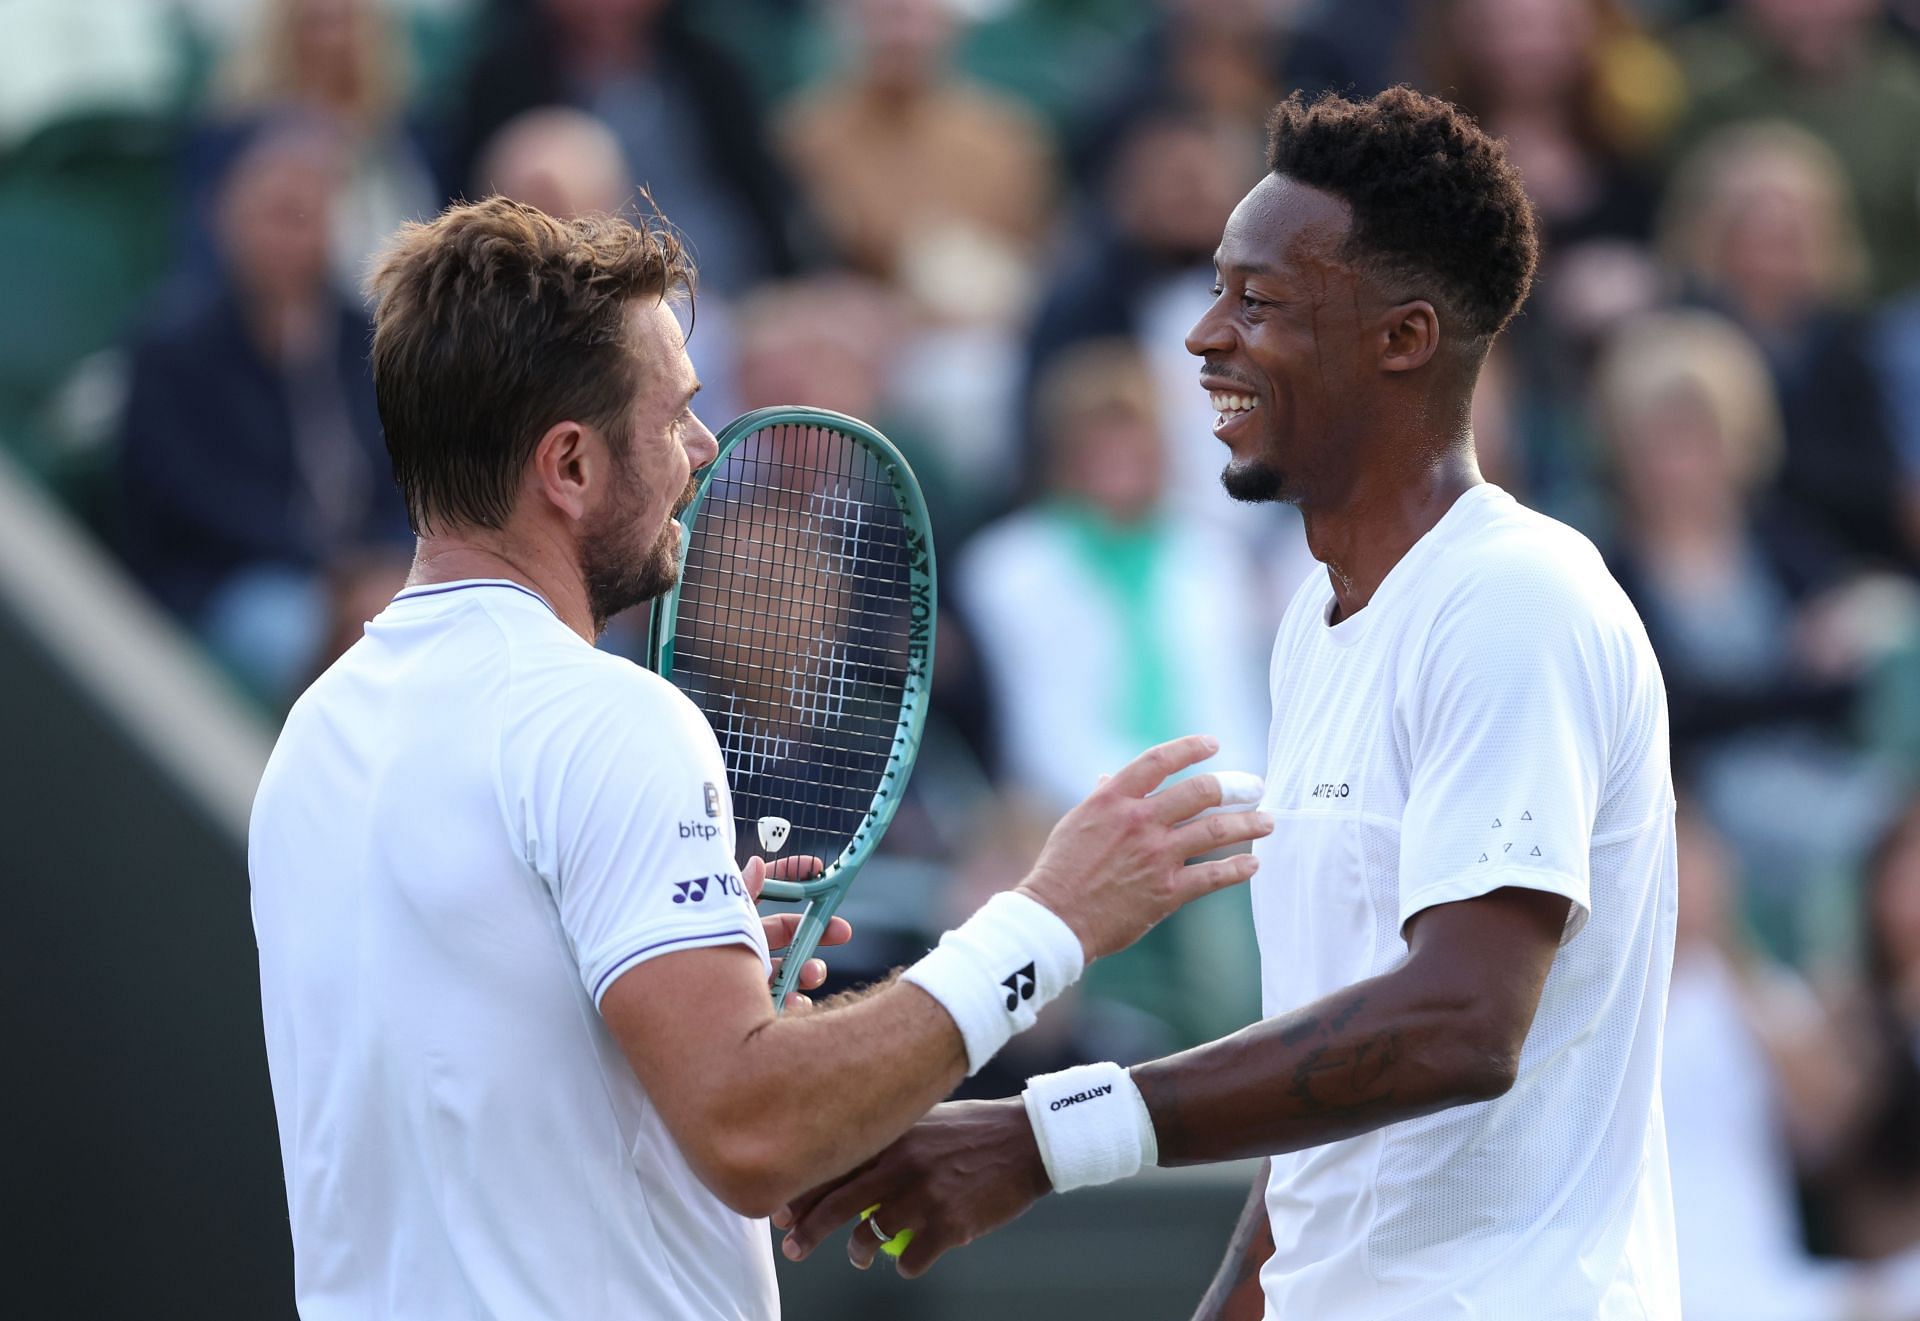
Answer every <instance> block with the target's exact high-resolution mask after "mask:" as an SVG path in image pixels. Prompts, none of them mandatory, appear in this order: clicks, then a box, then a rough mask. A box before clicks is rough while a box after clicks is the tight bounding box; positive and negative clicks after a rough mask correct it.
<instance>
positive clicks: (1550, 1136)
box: [1252, 485, 1680, 1321]
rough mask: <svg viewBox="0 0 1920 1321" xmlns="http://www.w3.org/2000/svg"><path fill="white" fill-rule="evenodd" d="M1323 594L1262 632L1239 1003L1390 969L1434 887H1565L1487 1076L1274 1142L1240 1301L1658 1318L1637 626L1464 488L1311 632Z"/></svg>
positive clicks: (1504, 511)
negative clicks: (1257, 808)
mask: <svg viewBox="0 0 1920 1321" xmlns="http://www.w3.org/2000/svg"><path fill="white" fill-rule="evenodd" d="M1333 600H1334V597H1333V591H1332V587H1331V585H1330V583H1329V582H1328V580H1327V578H1326V576H1325V575H1324V574H1318V575H1315V576H1314V577H1312V578H1310V579H1309V580H1308V581H1307V583H1306V584H1305V585H1304V586H1303V587H1302V588H1301V589H1300V591H1299V593H1298V594H1297V595H1296V596H1295V598H1294V600H1293V602H1292V604H1291V605H1290V606H1289V608H1288V611H1287V613H1286V615H1285V617H1284V619H1283V621H1282V623H1281V626H1280V630H1279V635H1278V637H1277V639H1276V641H1275V646H1274V653H1273V665H1272V672H1271V677H1272V687H1273V704H1274V720H1273V727H1272V730H1271V734H1270V738H1269V743H1268V769H1267V796H1266V798H1265V800H1264V801H1263V806H1264V807H1265V808H1266V810H1267V811H1269V812H1271V813H1272V814H1273V815H1274V817H1275V819H1276V822H1277V827H1276V829H1275V831H1274V833H1273V834H1272V835H1270V836H1268V837H1267V838H1266V839H1264V840H1262V841H1260V842H1259V843H1258V844H1257V845H1256V846H1255V851H1256V853H1257V854H1258V855H1259V857H1260V860H1261V868H1260V872H1259V874H1258V875H1257V876H1256V877H1255V878H1254V881H1253V886H1252V889H1253V908H1254V918H1255V924H1256V927H1257V929H1258V933H1259V937H1260V949H1261V964H1262V994H1263V997H1264V1002H1265V1012H1266V1013H1267V1014H1268V1015H1273V1014H1278V1013H1283V1012H1285V1011H1287V1010H1290V1009H1294V1008H1297V1007H1299V1006H1301V1005H1304V1004H1307V1003H1310V1002H1311V1001H1314V1000H1316V999H1319V998H1320V997H1322V996H1325V995H1327V994H1329V993H1331V992H1333V991H1337V990H1339V989H1341V988H1342V987H1346V986H1349V985H1352V984H1353V983H1355V982H1358V981H1361V980H1364V979H1366V978H1368V977H1373V976H1377V975H1379V974H1382V973H1386V972H1388V971H1390V970H1392V969H1393V968H1394V967H1396V966H1398V965H1399V964H1400V963H1402V962H1404V961H1405V959H1406V957H1407V945H1406V940H1405V937H1404V931H1405V928H1406V925H1407V922H1408V920H1409V919H1410V918H1412V917H1413V916H1414V915H1415V914H1417V913H1419V912H1421V911H1422V910H1424V909H1426V908H1428V907H1431V906H1433V905H1435V904H1445V903H1454V902H1458V901H1463V900H1470V899H1473V898H1475V897H1477V896H1482V895H1485V894H1488V893H1490V892H1492V891H1494V890H1496V889H1500V888H1502V887H1507V886H1520V887H1526V888H1530V889H1538V890H1544V891H1549V892H1551V893H1554V894H1559V895H1564V896H1566V897H1567V898H1568V899H1569V900H1570V901H1571V908H1570V911H1569V915H1568V919H1567V923H1566V927H1565V930H1564V931H1563V933H1562V938H1561V946H1560V949H1559V951H1558V953H1557V954H1556V956H1555V959H1554V962H1553V966H1552V969H1551V971H1550V972H1549V974H1548V977H1547V981H1546V986H1545V989H1544V991H1543V993H1542V995H1541V999H1540V1006H1539V1009H1538V1011H1537V1013H1536V1014H1535V1017H1534V1021H1533V1025H1532V1028H1531V1030H1530V1031H1529V1033H1528V1035H1527V1039H1526V1043H1525V1046H1524V1048H1523V1050H1522V1052H1521V1056H1520V1064H1519V1074H1518V1078H1517V1080H1516V1081H1515V1083H1514V1085H1513V1087H1512V1089H1511V1090H1510V1091H1508V1092H1507V1093H1506V1094H1505V1095H1503V1096H1500V1097H1498V1098H1497V1099H1494V1100H1491V1101H1486V1102H1481V1103H1477V1104H1472V1105H1466V1106H1459V1107H1456V1108H1453V1109H1448V1110H1444V1111H1441V1112H1439V1113H1437V1114H1434V1115H1430V1116H1427V1117H1425V1118H1422V1119H1414V1120H1408V1121H1405V1122H1403V1123H1398V1124H1392V1125H1389V1126H1387V1127H1385V1128H1382V1129H1378V1130H1375V1131H1373V1132H1370V1133H1367V1134H1364V1135H1362V1136H1359V1137H1356V1138H1352V1139H1350V1140H1347V1141H1344V1142H1335V1143H1330V1144H1327V1145H1325V1146H1320V1147H1314V1148H1310V1149H1308V1150H1305V1151H1301V1152H1297V1153H1292V1154H1288V1155H1282V1156H1276V1157H1275V1158H1274V1160H1273V1167H1272V1176H1271V1179H1270V1181H1269V1184H1268V1188H1267V1199H1266V1200H1267V1209H1268V1212H1269V1214H1270V1216H1271V1219H1272V1225H1273V1239H1274V1245H1275V1250H1274V1253H1273V1256H1272V1258H1271V1259H1270V1260H1269V1261H1268V1262H1267V1264H1266V1267H1265V1269H1264V1270H1263V1271H1262V1272H1261V1283H1262V1285H1263V1287H1264V1289H1265V1293H1266V1301H1267V1313H1266V1314H1267V1316H1268V1317H1269V1318H1271V1319H1279V1318H1287V1319H1289V1321H1291V1319H1292V1318H1298V1317H1312V1318H1314V1319H1315V1321H1385V1319H1387V1318H1394V1319H1396V1321H1397V1319H1400V1318H1405V1319H1407V1321H1411V1319H1412V1318H1420V1319H1421V1321H1438V1319H1441V1318H1463V1319H1464V1318H1475V1319H1477V1321H1523V1319H1524V1321H1556V1319H1559V1318H1565V1319H1566V1321H1573V1319H1574V1318H1579V1319H1580V1321H1595V1319H1596V1318H1604V1319H1605V1321H1628V1319H1629V1318H1632V1319H1633V1321H1643V1319H1650V1318H1661V1319H1663V1321H1664V1319H1666V1318H1677V1317H1678V1316H1679V1315H1680V1311H1679V1292H1678V1278H1677V1267H1676V1260H1675V1257H1676V1253H1675V1247H1674V1230H1673V1209H1672V1196H1671V1192H1670V1189H1669V1181H1668V1172H1667V1152H1666V1131H1665V1123H1664V1121H1663V1119H1662V1116H1661V1110H1660V1100H1659V1096H1660V1092H1659V1072H1660V1050H1661V1026H1662V1021H1663V1019H1664V1016H1665V1009H1666V996H1667V982H1668V976H1669V973H1670V970H1671V967H1672V961H1673V938H1674V905H1675V888H1674V887H1675V874H1674V867H1675V864H1674V841H1673V790H1672V781H1671V775H1670V771H1669V767H1668V755H1667V716H1666V699H1665V693H1664V689H1663V687H1662V685H1661V681H1660V673H1659V668H1658V666H1657V664H1656V663H1655V661H1654V657H1653V652H1652V649H1651V648H1650V646H1649V645H1648V642H1647V637H1646V632H1645V630H1644V629H1643V628H1642V626H1641V623H1640V620H1639V618H1638V616H1637V615H1636V614H1635V613H1634V610H1633V607H1632V606H1631V605H1630V604H1629V603H1628V601H1627V599H1626V596H1625V595H1624V594H1623V593H1622V592H1621V591H1620V589H1619V587H1618V586H1617V585H1616V584H1615V583H1614V581H1613V579H1612V578H1611V577H1610V576H1609V575H1608V573H1607V571H1606V569H1605V567H1604V566H1603V565H1602V563H1601V559H1600V556H1599V554H1598V552H1597V551H1596V550H1595V549H1594V547H1593V545H1592V544H1591V543H1590V542H1588V541H1587V539H1586V538H1585V537H1583V536H1581V535H1580V534H1579V533H1577V532H1575V531H1574V530H1572V529H1571V528H1568V527H1566V526H1564V525H1562V524H1559V523H1557V522H1555V521H1553V520H1552V519H1549V518H1546V517H1544V516H1542V515H1540V514H1537V513H1534V512H1532V511H1530V510H1528V509H1526V508H1524V507H1522V506H1521V505H1519V504H1518V503H1517V502H1515V501H1514V500H1513V499H1512V497H1510V496H1509V495H1507V494H1506V493H1505V492H1504V491H1502V490H1500V489H1499V488H1498V487H1495V486H1491V485H1481V486H1476V487H1473V488H1471V489H1470V490H1468V491H1467V492H1466V493H1465V494H1464V495H1462V496H1461V497H1460V498H1459V499H1458V500H1457V501H1456V503H1455V504H1454V505H1453V507H1452V508H1451V509H1449V510H1448V512H1447V513H1446V515H1445V516H1444V517H1443V518H1442V519H1441V520H1440V522H1439V523H1438V524H1437V525H1436V526H1435V527H1434V528H1433V529H1432V530H1431V531H1430V532H1428V533H1427V535H1426V536H1424V537H1422V538H1421V539H1420V540H1419V541H1418V542H1417V543H1416V544H1415V545H1414V546H1413V547H1412V549H1411V550H1409V551H1408V553H1407V554H1406V555H1405V556H1404V557H1403V558H1402V559H1401V560H1400V562H1399V563H1398V564H1397V565H1395V566H1394V568H1393V570H1392V571H1391V572H1390V573H1389V574H1388V575H1387V577H1386V579H1385V580H1384V581H1383V582H1382V583H1381V585H1380V587H1379V589H1378V590H1377V591H1376V592H1375V593H1374V595H1373V597H1372V599H1371V600H1370V601H1369V603H1368V604H1367V605H1366V606H1365V608H1363V609H1361V610H1359V611H1357V612H1355V613H1354V614H1353V615H1351V616H1349V617H1347V618H1345V619H1343V620H1342V621H1341V622H1339V623H1337V624H1331V625H1330V624H1329V623H1328V620H1329V619H1330V618H1331V617H1332V616H1331V607H1332V605H1333ZM1483 957H1484V955H1483Z"/></svg>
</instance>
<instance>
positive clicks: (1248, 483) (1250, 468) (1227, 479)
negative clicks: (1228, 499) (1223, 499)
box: [1220, 459, 1289, 505]
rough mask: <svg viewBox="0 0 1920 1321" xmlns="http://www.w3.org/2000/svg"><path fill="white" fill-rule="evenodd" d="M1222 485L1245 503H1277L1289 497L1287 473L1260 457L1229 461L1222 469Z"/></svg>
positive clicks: (1229, 493)
mask: <svg viewBox="0 0 1920 1321" xmlns="http://www.w3.org/2000/svg"><path fill="white" fill-rule="evenodd" d="M1220 485H1221V486H1223V487H1225V488H1226V491H1227V494H1228V495H1230V496H1232V497H1233V498H1234V499H1236V500H1238V501H1240V502H1241V503H1243V504H1249V505H1266V504H1276V503H1282V502H1285V501H1286V500H1287V499H1288V498H1289V497H1288V493H1287V478H1286V474H1284V473H1282V472H1280V471H1279V470H1278V469H1277V468H1270V467H1268V466H1267V465H1266V464H1265V463H1262V462H1261V461H1260V460H1259V459H1248V460H1246V461H1245V462H1240V461H1238V460H1236V461H1235V462H1233V463H1229V464H1228V465H1227V466H1226V467H1225V468H1223V469H1221V471H1220Z"/></svg>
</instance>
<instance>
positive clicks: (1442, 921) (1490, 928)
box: [1133, 889, 1568, 1165]
mask: <svg viewBox="0 0 1920 1321" xmlns="http://www.w3.org/2000/svg"><path fill="white" fill-rule="evenodd" d="M1567 908H1568V901H1567V900H1566V899H1564V898H1562V897H1561V896H1559V895H1556V894H1549V893H1546V892H1544V891H1539V890H1523V889H1505V890H1497V891H1495V892H1494V893H1492V894H1490V895H1486V896H1484V897H1482V898H1478V899H1471V900H1467V901H1465V902H1462V903H1453V904H1441V905H1439V906H1437V907H1434V908H1429V909H1427V910H1425V911H1424V912H1421V913H1420V914H1418V915H1416V916H1415V917H1414V919H1413V921H1412V922H1411V923H1410V925H1409V928H1408V932H1407V940H1408V946H1409V951H1410V952H1409V954H1408V958H1407V961H1406V962H1405V963H1403V964H1401V965H1400V966H1399V967H1398V968H1395V969H1394V970H1393V971H1392V972H1388V973H1383V974H1382V975H1380V976H1378V977H1370V978H1368V979H1367V980H1366V981H1363V982H1356V983H1355V984H1354V985H1352V986H1349V987H1347V988H1346V989H1345V990H1342V991H1337V992H1335V993H1334V994H1332V995H1330V996H1327V997H1326V998H1324V999H1322V1000H1318V1001H1316V1002H1315V1003H1313V1004H1311V1005H1308V1006H1306V1007H1305V1008H1302V1009H1296V1010H1294V1011H1293V1012H1292V1013H1290V1014H1282V1015H1280V1016H1279V1017H1277V1018H1270V1019H1267V1020H1266V1021H1265V1022H1261V1023H1256V1024H1254V1025H1253V1026H1252V1027H1249V1028H1245V1029H1243V1030H1241V1031H1239V1032H1236V1033H1235V1034H1234V1035H1232V1036H1230V1037H1225V1038H1223V1039H1221V1040H1219V1041H1215V1042H1210V1043H1209V1044H1207V1045H1205V1046H1200V1047H1196V1048H1195V1049H1193V1050H1189V1051H1184V1052H1182V1053H1181V1054H1178V1055H1172V1056H1169V1057H1167V1058H1166V1059H1162V1060H1155V1061H1153V1062H1151V1063H1148V1064H1142V1065H1140V1066H1138V1067H1137V1068H1135V1069H1134V1070H1133V1080H1134V1082H1135V1084H1136V1085H1138V1087H1139V1088H1140V1094H1141V1096H1142V1097H1144V1098H1145V1100H1146V1103H1147V1111H1148V1113H1149V1114H1151V1115H1152V1117H1153V1129H1154V1135H1155V1138H1156V1139H1157V1141H1158V1143H1159V1148H1160V1163H1161V1164H1162V1165H1194V1164H1200V1163H1203V1162H1207V1161H1219V1160H1234V1159H1238V1158H1241V1157H1246V1156H1272V1155H1278V1154H1280V1153H1281V1152H1287V1151H1298V1150H1300V1149H1301V1148H1303V1147H1314V1146H1319V1145H1320V1144H1322V1143H1326V1142H1336V1141H1339V1140H1340V1139H1342V1138H1349V1137H1353V1136H1354V1135H1356V1134H1359V1133H1365V1132H1369V1131H1371V1130H1373V1129H1376V1128H1380V1127H1383V1126H1384V1125H1387V1124H1392V1123H1397V1122H1399V1121H1400V1120H1403V1119H1413V1118H1416V1117H1418V1116H1420V1115H1425V1114H1431V1113H1433V1112H1434V1111H1436V1110H1444V1109H1446V1108H1448V1107H1449V1106H1455V1105H1463V1104H1466V1103H1468V1102H1472V1101H1483V1100H1487V1099H1489V1098H1492V1097H1495V1096H1499V1095H1501V1094H1502V1093H1503V1092H1505V1091H1506V1090H1507V1088H1509V1087H1511V1086H1512V1085H1513V1079H1514V1075H1515V1072H1516V1071H1517V1070H1518V1068H1519V1061H1520V1047H1521V1046H1522V1044H1524V1043H1525V1041H1526V1036H1527V1029H1528V1028H1529V1027H1531V1026H1532V1024H1533V1014H1534V1010H1535V1009H1536V1008H1538V1007H1539V1004H1540V992H1541V989H1542V987H1544V986H1545V984H1546V980H1547V970H1548V969H1549V968H1550V967H1552V965H1553V957H1554V954H1555V953H1556V952H1557V951H1558V949H1559V947H1560V933H1561V930H1562V929H1563V928H1564V926H1565V924H1566V917H1567Z"/></svg>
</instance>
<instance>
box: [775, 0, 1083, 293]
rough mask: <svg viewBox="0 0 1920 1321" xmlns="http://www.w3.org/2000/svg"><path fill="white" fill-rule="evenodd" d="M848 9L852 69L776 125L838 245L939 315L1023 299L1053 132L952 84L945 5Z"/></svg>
mask: <svg viewBox="0 0 1920 1321" xmlns="http://www.w3.org/2000/svg"><path fill="white" fill-rule="evenodd" d="M842 7H843V8H844V10H845V13H846V18H847V24H848V28H849V31H850V45H851V47H852V49H851V51H850V52H849V67H847V68H845V69H842V70H840V71H839V72H838V73H836V74H834V75H833V76H831V77H829V78H827V79H826V80H825V81H823V82H821V83H820V84H819V85H818V86H817V87H815V88H813V89H812V90H811V91H808V92H806V93H804V94H803V95H802V96H801V97H800V98H799V99H798V100H796V101H795V102H793V103H792V104H790V105H789V106H787V107H786V108H785V109H784V110H783V111H782V112H781V116H780V120H781V124H780V139H781V143H782V146H783V148H784V151H785V155H786V159H787V161H788V163H789V166H790V168H791V169H792V172H793V176H794V178H795V179H796V180H797V181H798V182H799V184H800V187H801V188H802V190H803V191H804V193H805V195H806V197H807V199H808V201H809V202H810V204H811V206H812V209H813V212H814V214H815V215H816V216H817V217H818V218H819V220H820V222H821V224H822V225H823V226H824V227H825V229H826V231H827V235H828V237H829V238H830V239H831V240H832V242H833V244H834V246H835V247H836V248H838V249H839V251H840V253H841V254H842V255H843V256H844V257H845V258H846V259H847V260H848V261H849V262H850V263H851V264H852V265H853V266H854V268H855V269H857V270H860V271H862V272H864V273H866V274H869V275H872V276H875V277H877V278H879V279H883V280H888V281H891V282H894V283H896V284H898V285H899V286H900V287H901V288H902V289H903V291H905V292H907V293H908V294H909V295H910V296H912V297H914V298H915V299H916V301H918V302H920V303H921V304H922V305H923V306H924V307H925V308H926V310H927V311H929V312H931V313H932V314H934V315H935V316H945V315H949V314H950V312H949V305H950V304H952V303H953V302H954V301H955V300H956V299H972V298H975V297H977V296H978V294H977V292H975V290H976V288H977V286H978V285H980V284H981V283H982V282H983V281H985V282H992V283H993V284H995V285H996V286H998V287H1003V288H1004V287H1007V286H1008V285H1009V283H1011V285H1012V287H1013V288H1015V289H1017V288H1019V287H1020V286H1021V285H1023V284H1024V282H1025V277H1026V275H1027V274H1028V272H1030V270H1031V268H1032V265H1033V259H1034V255H1035V250H1036V247H1037V245H1038V244H1039V241H1040V239H1041V237H1042V236H1043V235H1044V234H1045V232H1046V229H1047V223H1048V220H1049V217H1050V214H1051V206H1052V201H1053V196H1052V194H1053V169H1052V165H1053V160H1052V148H1051V144H1050V142H1049V141H1048V137H1047V131H1046V127H1045V125H1044V124H1043V123H1042V122H1041V121H1040V119H1039V117H1038V116H1036V115H1035V114H1034V113H1033V112H1032V111H1030V110H1028V109H1027V108H1026V107H1025V106H1023V105H1021V104H1020V103H1019V102H1018V101H1015V100H1013V99H1011V98H1010V97H1006V96H1003V95H1001V94H999V93H997V92H994V91H992V90H990V89H988V88H986V87H982V86H978V85H975V84H973V83H970V82H968V81H966V80H965V79H964V78H962V77H961V76H960V75H959V74H957V73H956V72H955V71H954V69H953V67H952V64H951V62H950V60H949V48H950V46H951V43H952V38H953V17H952V15H951V13H950V12H949V9H948V6H946V5H945V4H943V3H942V0H842ZM956 267H958V268H959V269H958V270H956V269H955V268H956ZM1001 301H1002V302H1003V303H1004V302H1005V301H1006V300H1005V299H1004V298H1003V299H1002V300H1001ZM1023 310H1024V309H1023V308H1022V307H1020V306H1019V305H1018V304H1017V303H1015V304H1012V305H1011V306H1003V307H999V308H993V309H989V311H988V315H990V316H991V315H995V314H998V315H1000V316H1002V317H1003V318H1004V317H1007V316H1010V315H1014V314H1018V313H1019V312H1021V311H1023ZM959 311H960V313H961V315H970V314H972V313H973V309H972V308H970V307H969V308H962V309H959Z"/></svg>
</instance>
